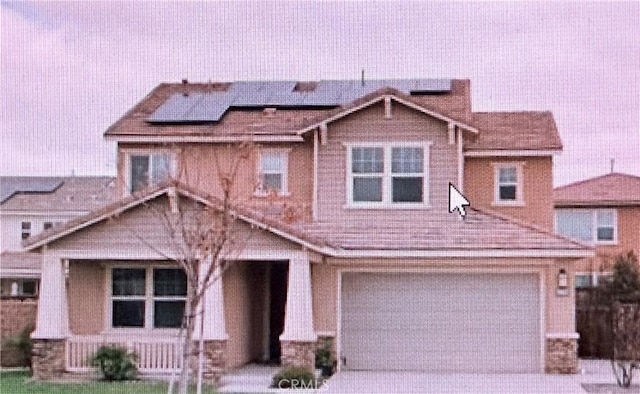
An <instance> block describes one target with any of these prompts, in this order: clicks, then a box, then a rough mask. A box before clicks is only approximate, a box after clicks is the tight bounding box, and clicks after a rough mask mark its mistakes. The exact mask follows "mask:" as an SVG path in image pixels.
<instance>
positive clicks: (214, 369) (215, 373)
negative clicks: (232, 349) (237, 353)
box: [202, 340, 227, 386]
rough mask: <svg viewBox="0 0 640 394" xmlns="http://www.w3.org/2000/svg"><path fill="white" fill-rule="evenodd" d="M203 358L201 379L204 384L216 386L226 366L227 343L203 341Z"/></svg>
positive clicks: (222, 341) (224, 341) (223, 341)
mask: <svg viewBox="0 0 640 394" xmlns="http://www.w3.org/2000/svg"><path fill="white" fill-rule="evenodd" d="M204 356H205V357H204V371H203V373H202V378H203V380H204V382H205V383H207V384H212V385H215V386H218V385H219V384H220V380H221V379H222V375H224V372H225V368H226V365H227V341H226V340H213V341H204Z"/></svg>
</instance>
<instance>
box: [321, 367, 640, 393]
mask: <svg viewBox="0 0 640 394" xmlns="http://www.w3.org/2000/svg"><path fill="white" fill-rule="evenodd" d="M580 370H581V373H580V374H577V375H544V374H522V375H517V374H513V375H497V374H495V375H477V374H432V373H426V372H364V371H363V372H354V371H345V372H340V373H338V374H336V375H334V376H332V377H331V379H329V380H328V381H327V382H326V383H325V385H324V386H322V387H320V389H319V390H318V391H317V393H586V391H585V390H584V389H583V388H582V384H583V383H584V384H587V385H594V384H595V385H602V386H603V387H602V388H601V389H600V390H597V391H598V392H607V393H612V392H625V393H627V394H631V393H640V382H634V385H633V387H632V388H631V389H629V390H625V389H620V388H618V387H616V381H615V378H614V377H613V374H612V373H611V365H610V363H609V361H607V360H580Z"/></svg>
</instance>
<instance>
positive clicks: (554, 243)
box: [24, 182, 593, 258]
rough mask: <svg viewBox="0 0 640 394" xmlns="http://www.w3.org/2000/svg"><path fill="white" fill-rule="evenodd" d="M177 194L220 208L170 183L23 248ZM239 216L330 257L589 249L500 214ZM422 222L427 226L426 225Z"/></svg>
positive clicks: (551, 253)
mask: <svg viewBox="0 0 640 394" xmlns="http://www.w3.org/2000/svg"><path fill="white" fill-rule="evenodd" d="M170 193H178V194H180V195H182V196H185V197H187V198H191V199H194V200H196V201H199V202H201V203H203V204H206V205H208V206H212V207H218V208H219V207H220V201H219V200H217V199H216V198H215V197H212V196H207V195H204V194H202V193H200V192H198V191H197V190H194V189H191V188H189V187H187V186H185V185H182V184H179V183H176V182H171V183H168V184H165V185H164V186H160V187H157V188H150V189H147V190H146V191H144V192H143V193H141V194H136V195H131V196H129V197H126V198H124V199H122V200H120V201H117V202H115V203H113V204H110V205H108V206H106V207H104V208H102V209H100V210H97V211H95V212H92V213H90V214H88V215H85V216H83V217H79V218H76V219H73V220H71V221H70V222H67V223H66V224H64V225H62V226H59V227H54V228H52V229H49V230H46V231H44V232H42V233H40V234H38V235H36V236H34V237H31V238H28V239H27V240H26V241H25V243H24V247H25V250H27V251H34V250H36V249H38V248H40V247H42V246H44V245H46V244H48V243H51V242H54V241H56V240H58V239H61V238H64V237H66V236H67V235H70V234H72V233H75V232H77V231H82V230H83V229H85V228H87V227H90V226H92V225H93V224H96V223H99V222H101V221H104V220H107V219H109V218H112V217H116V216H118V215H122V214H124V213H126V211H128V210H130V209H132V208H134V207H136V206H139V205H141V204H143V203H145V202H148V201H150V200H153V199H155V198H157V197H159V196H162V195H165V194H166V195H169V194H170ZM234 212H235V213H236V214H237V215H238V216H237V217H238V218H239V219H240V220H241V221H243V222H245V223H247V224H249V225H251V226H253V227H257V228H260V229H263V230H265V231H269V232H271V233H273V234H275V235H277V236H279V237H282V238H284V239H286V240H288V241H291V242H294V243H297V244H299V245H301V246H302V247H304V248H306V249H309V250H312V251H315V252H317V253H320V254H322V255H326V256H333V257H346V258H349V257H375V256H378V257H380V256H386V257H389V258H397V257H403V256H413V257H492V256H493V257H505V256H506V257H585V256H591V255H592V254H593V252H592V249H591V248H590V247H588V246H585V245H583V244H581V243H578V242H575V241H572V240H569V239H567V238H563V237H561V236H557V235H555V234H552V233H549V232H547V231H544V230H541V229H538V228H536V227H533V226H530V225H526V224H523V223H518V222H515V221H513V220H511V219H509V218H506V217H502V216H500V215H498V214H494V213H490V212H485V211H481V210H478V209H471V210H470V211H469V213H468V215H467V217H466V218H465V220H459V219H458V217H457V215H451V214H444V215H440V216H437V215H436V216H437V217H436V218H435V219H434V220H430V221H416V222H415V223H416V224H415V226H414V227H413V228H410V229H408V228H407V225H406V223H401V221H397V222H393V221H391V222H386V221H385V222H384V223H380V224H379V225H376V224H375V223H371V224H370V225H368V226H365V227H363V226H358V225H344V226H336V225H329V224H326V223H316V222H314V223H287V222H286V221H284V220H282V219H281V218H279V217H274V216H268V215H266V214H264V213H262V212H260V211H256V210H251V209H244V208H242V207H236V208H234ZM425 223H426V224H425Z"/></svg>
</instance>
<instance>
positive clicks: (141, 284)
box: [27, 188, 322, 382]
mask: <svg viewBox="0 0 640 394" xmlns="http://www.w3.org/2000/svg"><path fill="white" fill-rule="evenodd" d="M176 193H178V194H180V193H181V192H180V191H179V190H177V191H176V190H173V189H171V188H167V190H160V191H156V192H153V193H150V194H149V195H147V196H145V197H138V198H137V199H133V198H132V199H131V201H121V202H119V203H117V204H114V206H113V207H106V208H105V209H104V210H102V211H100V212H97V213H94V214H90V215H88V216H87V217H84V218H81V219H79V220H77V221H75V222H70V223H69V224H68V225H66V226H64V227H61V228H56V229H55V231H50V232H45V233H43V234H42V235H41V236H38V237H35V238H34V239H33V240H31V241H30V243H29V245H27V248H28V250H30V251H32V252H35V253H38V254H39V255H40V256H41V258H42V277H41V278H42V285H41V289H40V296H41V297H40V304H39V306H38V312H37V322H36V330H35V331H34V332H33V334H32V338H33V342H34V348H33V370H34V376H35V377H36V378H37V379H51V378H55V377H59V376H60V375H62V374H63V373H64V372H86V371H87V370H89V369H91V365H90V362H89V359H90V357H91V355H92V354H93V353H94V352H95V350H96V349H98V348H99V347H100V346H101V345H105V344H107V345H108V344H114V345H121V346H123V347H125V348H127V349H129V350H130V351H133V352H135V353H136V354H137V356H138V359H137V364H138V368H139V371H140V372H141V373H143V374H147V373H148V374H163V373H166V374H169V373H172V372H173V371H177V370H179V369H181V368H182V367H183V366H182V365H181V364H180V357H179V355H180V354H181V351H182V347H183V346H184V344H183V343H182V342H181V340H180V338H181V337H182V335H181V331H182V329H181V327H182V325H183V323H182V316H183V312H184V309H185V302H186V298H187V296H186V295H187V284H186V279H185V278H186V275H185V274H184V272H182V271H181V269H180V267H179V265H178V264H177V262H178V261H179V260H180V256H179V255H177V254H176V253H177V252H176V249H175V248H172V245H173V244H174V243H175V240H174V239H171V237H170V235H169V234H168V233H167V231H166V229H163V227H162V223H161V222H160V223H159V218H158V216H157V215H154V214H153V212H152V210H151V209H149V208H148V207H149V206H158V207H160V209H164V208H162V205H164V204H167V205H169V206H172V205H171V204H175V201H172V199H175V195H176ZM184 197H185V196H181V198H184ZM186 197H189V198H193V197H192V196H190V195H188V196H186ZM143 203H144V204H143ZM234 226H235V227H234V230H233V231H234V236H235V237H236V242H237V244H238V245H237V247H236V246H234V247H233V249H232V250H231V249H230V250H229V251H225V252H224V253H223V255H224V258H223V261H225V263H224V264H221V265H220V266H219V267H217V268H216V274H215V276H216V277H217V278H218V280H215V281H213V282H212V284H211V286H209V287H208V288H207V291H206V292H205V295H204V297H203V301H202V302H201V305H200V309H199V310H197V311H196V321H195V327H196V329H195V330H194V341H196V342H198V341H199V340H200V339H202V342H203V344H204V370H205V373H204V377H205V380H208V381H210V382H216V381H218V380H219V378H220V375H221V374H222V373H224V371H225V370H226V369H227V368H235V367H238V366H241V365H244V364H247V363H249V362H256V361H257V362H280V363H281V364H283V365H306V366H313V363H314V352H315V348H316V341H317V335H316V332H315V329H314V319H313V302H312V298H313V295H312V285H311V280H312V279H311V265H312V262H314V263H319V262H321V261H322V256H321V255H320V254H318V253H317V252H314V251H312V250H310V249H309V248H308V246H309V245H310V244H308V243H306V242H304V241H301V240H300V239H298V238H296V237H295V236H292V235H289V234H288V233H286V232H283V231H282V230H277V231H276V230H272V228H271V227H269V226H267V225H264V224H262V223H261V222H260V221H259V220H258V219H251V218H249V217H239V218H238V219H237V221H236V223H235V224H234ZM199 264H201V267H203V268H205V269H206V268H207V267H209V266H210V264H212V261H210V260H208V259H201V260H199ZM201 322H202V330H200V327H201ZM196 349H197V346H196ZM192 357H195V355H193V354H192Z"/></svg>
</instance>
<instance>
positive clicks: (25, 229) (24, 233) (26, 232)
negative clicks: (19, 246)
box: [20, 222, 31, 239]
mask: <svg viewBox="0 0 640 394" xmlns="http://www.w3.org/2000/svg"><path fill="white" fill-rule="evenodd" d="M20 231H21V237H22V239H27V238H29V237H30V236H31V222H22V223H21V224H20Z"/></svg>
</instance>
